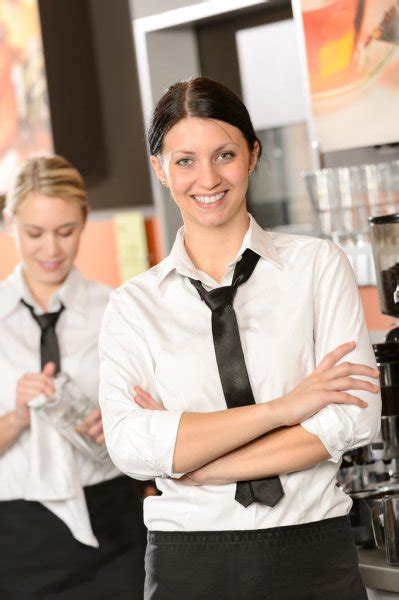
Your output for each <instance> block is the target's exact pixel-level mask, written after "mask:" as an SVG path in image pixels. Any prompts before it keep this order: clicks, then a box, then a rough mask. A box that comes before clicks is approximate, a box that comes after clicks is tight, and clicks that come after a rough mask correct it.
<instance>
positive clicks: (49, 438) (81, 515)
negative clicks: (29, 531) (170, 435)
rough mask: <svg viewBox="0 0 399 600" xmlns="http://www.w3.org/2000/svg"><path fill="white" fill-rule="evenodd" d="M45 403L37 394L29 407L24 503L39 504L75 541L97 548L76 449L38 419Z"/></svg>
mask: <svg viewBox="0 0 399 600" xmlns="http://www.w3.org/2000/svg"><path fill="white" fill-rule="evenodd" d="M46 402H48V400H47V398H46V397H45V396H44V395H43V394H40V395H39V396H37V397H36V398H33V400H31V401H30V402H29V403H28V404H29V408H30V429H31V435H30V456H29V461H30V465H29V476H28V478H27V480H26V481H25V490H24V499H25V500H36V501H38V502H41V503H42V504H43V505H44V506H45V507H46V508H48V510H50V511H51V512H53V513H54V514H55V515H57V517H59V518H60V519H61V520H62V521H63V522H64V523H65V525H66V526H67V527H68V528H69V529H70V531H71V533H72V535H73V537H74V538H76V539H77V540H78V541H79V542H81V543H82V544H86V545H87V546H93V547H94V548H98V547H99V544H98V541H97V538H96V537H95V535H94V533H93V530H92V527H91V523H90V516H89V511H88V509H87V504H86V498H85V495H84V491H83V487H82V484H81V481H80V477H79V473H78V471H77V469H76V461H75V449H74V448H73V447H72V445H71V444H70V443H69V442H68V441H67V440H66V439H65V438H63V437H62V435H61V434H60V433H59V432H58V431H57V429H56V428H55V427H52V426H51V425H50V424H49V423H48V422H47V421H46V420H45V419H44V418H43V417H42V416H41V414H40V407H41V406H43V404H45V403H46Z"/></svg>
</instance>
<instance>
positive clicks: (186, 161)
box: [176, 158, 193, 167]
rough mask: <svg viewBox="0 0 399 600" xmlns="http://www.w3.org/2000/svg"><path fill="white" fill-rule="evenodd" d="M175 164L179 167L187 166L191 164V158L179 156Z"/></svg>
mask: <svg viewBox="0 0 399 600" xmlns="http://www.w3.org/2000/svg"><path fill="white" fill-rule="evenodd" d="M176 164H177V165H178V166H179V167H189V166H190V165H192V164H193V160H192V159H191V158H180V159H179V160H178V161H176Z"/></svg>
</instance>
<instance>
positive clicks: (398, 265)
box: [339, 214, 399, 564]
mask: <svg viewBox="0 0 399 600" xmlns="http://www.w3.org/2000/svg"><path fill="white" fill-rule="evenodd" d="M369 223H370V240H371V244H372V249H373V256H374V263H375V268H376V278H377V288H378V294H379V299H380V306H381V311H382V312H383V313H384V314H386V315H390V316H391V317H393V325H394V327H393V329H392V330H391V331H389V332H388V334H387V336H386V341H385V342H383V343H380V344H374V346H373V347H374V352H375V356H376V360H377V364H378V367H379V371H380V385H381V397H382V416H381V433H380V436H379V439H378V440H375V441H374V442H373V443H372V444H369V445H368V446H365V447H363V448H359V449H357V450H355V451H353V452H349V453H348V454H346V455H344V457H343V462H342V466H341V470H340V474H339V483H340V485H341V487H342V488H343V489H344V490H345V491H346V492H347V493H349V494H350V495H351V497H352V498H353V508H352V514H351V518H352V526H353V534H354V537H355V541H356V543H357V544H358V545H362V546H365V547H370V546H373V545H374V539H375V540H376V541H377V542H378V545H379V547H385V548H386V551H387V560H389V561H392V560H396V558H395V559H394V558H393V557H394V556H396V554H395V551H394V548H395V545H396V544H397V555H398V556H399V536H398V537H397V539H396V538H395V541H394V542H392V539H391V538H392V531H393V524H394V522H395V523H396V521H395V520H394V519H393V518H391V517H392V515H393V514H395V511H396V508H399V503H396V500H394V498H395V494H399V462H398V461H399V327H397V326H395V325H396V323H395V319H397V318H398V317H399V293H398V291H399V214H389V215H380V216H375V217H370V218H369ZM390 497H391V499H390V500H388V498H390ZM388 514H389V515H390V517H389V521H387V522H386V525H385V530H384V528H383V524H382V521H383V519H384V515H388ZM372 516H373V523H374V532H373V529H372ZM387 518H388V517H387ZM378 524H379V525H380V526H378ZM384 531H385V533H384ZM373 533H374V535H373ZM386 536H388V537H389V536H391V537H390V541H389V543H388V542H387V543H385V541H384V540H385V538H386ZM392 564H394V563H392ZM395 564H396V563H395Z"/></svg>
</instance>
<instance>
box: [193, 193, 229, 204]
mask: <svg viewBox="0 0 399 600" xmlns="http://www.w3.org/2000/svg"><path fill="white" fill-rule="evenodd" d="M224 195H225V192H220V193H219V194H215V195H214V196H194V198H195V199H196V200H197V202H202V203H203V204H213V202H217V201H218V200H221V199H222V198H223V196H224Z"/></svg>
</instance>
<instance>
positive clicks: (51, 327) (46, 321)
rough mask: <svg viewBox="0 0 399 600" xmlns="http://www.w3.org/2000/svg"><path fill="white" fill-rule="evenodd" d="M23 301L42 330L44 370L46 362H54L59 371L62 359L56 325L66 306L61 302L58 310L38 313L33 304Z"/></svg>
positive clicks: (42, 361)
mask: <svg viewBox="0 0 399 600" xmlns="http://www.w3.org/2000/svg"><path fill="white" fill-rule="evenodd" d="M21 302H22V304H23V305H24V306H26V308H29V310H30V313H31V315H32V317H33V318H34V319H35V321H36V323H37V324H38V325H39V327H40V330H41V332H42V333H41V336H40V363H41V369H42V370H43V367H44V365H45V364H46V363H48V362H53V363H55V372H56V373H58V372H59V371H60V369H61V361H60V349H59V346H58V340H57V334H56V331H55V326H56V324H57V321H58V319H59V316H60V314H61V313H62V311H63V310H64V308H65V306H64V305H63V304H61V308H60V309H59V310H58V311H57V312H53V313H44V314H42V315H36V314H35V311H34V308H33V306H31V305H30V304H28V303H27V302H25V300H21Z"/></svg>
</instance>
